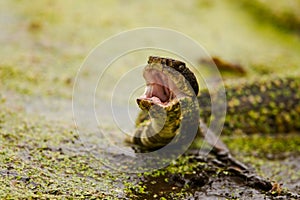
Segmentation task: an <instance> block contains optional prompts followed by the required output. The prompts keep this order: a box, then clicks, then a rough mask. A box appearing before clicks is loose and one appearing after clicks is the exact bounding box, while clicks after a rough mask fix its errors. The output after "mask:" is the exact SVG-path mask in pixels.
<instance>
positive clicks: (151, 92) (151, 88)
mask: <svg viewBox="0 0 300 200" xmlns="http://www.w3.org/2000/svg"><path fill="white" fill-rule="evenodd" d="M144 78H145V80H146V89H145V92H144V94H143V95H142V96H141V97H139V98H138V99H137V103H138V105H139V107H140V108H141V109H143V110H149V109H150V107H151V106H152V105H154V104H156V105H158V106H161V107H166V106H168V104H169V103H170V102H171V101H172V100H174V99H175V98H176V94H175V93H174V91H176V90H177V88H176V86H175V84H170V83H171V81H170V80H169V78H168V77H167V76H166V75H165V74H164V73H163V72H162V71H158V70H155V69H149V70H146V72H145V73H144Z"/></svg>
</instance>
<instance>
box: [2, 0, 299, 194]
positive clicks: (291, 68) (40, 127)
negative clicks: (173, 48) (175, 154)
mask: <svg viewBox="0 0 300 200" xmlns="http://www.w3.org/2000/svg"><path fill="white" fill-rule="evenodd" d="M251 2H252V3H250V2H248V1H235V0H226V1H217V0H213V1H212V0H210V1H208V0H198V1H196V0H195V1H188V2H183V1H164V2H162V1H140V2H134V1H89V2H85V1H71V0H67V1H58V0H57V1H52V0H51V1H50V0H42V1H36V2H34V3H32V2H26V1H20V0H12V1H8V0H7V1H6V0H4V1H1V2H0V30H1V31H0V43H1V47H2V48H1V49H0V55H1V60H0V91H1V92H0V198H1V199H14V198H49V199H61V198H85V199H90V198H94V199H97V198H98V199H169V198H175V199H176V198H177V199H184V198H185V199H192V198H212V199H216V198H219V199H226V198H227V199H249V198H252V199H261V198H266V199H272V198H276V196H277V197H280V195H281V194H284V191H287V190H288V191H291V192H292V193H293V194H298V195H299V193H300V173H299V172H300V165H299V163H300V157H299V153H300V136H299V133H282V134H276V135H270V134H267V135H264V134H254V135H250V136H249V135H248V136H247V135H244V134H243V133H236V134H234V135H226V136H223V137H222V139H223V140H224V142H225V143H226V144H227V145H228V147H229V149H230V150H231V151H232V153H233V155H234V156H235V157H236V158H238V159H239V160H240V161H242V162H244V163H246V165H247V166H251V167H252V168H253V169H254V170H255V171H256V172H257V173H258V174H259V175H260V176H262V177H264V178H265V179H268V180H270V181H271V182H273V183H276V184H278V185H280V186H278V188H279V189H278V188H277V190H276V189H274V190H273V191H272V192H265V191H262V190H260V189H259V188H255V187H251V186H249V185H247V184H246V185H245V184H244V181H243V180H242V179H241V177H236V176H234V175H233V173H232V172H231V171H230V170H228V169H224V168H223V167H222V166H220V165H216V162H217V161H215V160H214V158H213V157H207V158H205V157H201V156H198V157H194V156H193V155H189V154H186V155H185V156H181V157H180V158H178V159H176V160H174V162H172V163H171V164H170V166H168V167H166V168H163V169H160V170H155V171H152V172H146V173H140V174H136V173H128V172H122V171H118V170H114V169H111V168H110V166H107V165H105V164H103V162H101V160H99V158H97V157H96V156H95V154H93V153H91V152H92V151H96V150H95V147H97V148H98V151H100V152H101V153H104V154H106V153H107V151H106V149H105V146H101V144H100V145H98V146H97V145H95V144H94V143H93V142H91V141H89V140H88V141H83V138H81V137H80V136H81V135H79V134H78V132H77V130H76V124H75V123H74V121H73V119H72V118H73V114H72V92H73V84H74V82H75V77H76V73H77V71H78V70H79V68H80V66H81V64H82V62H83V61H84V59H85V57H86V56H87V55H88V54H89V52H90V51H91V50H92V49H93V48H94V47H95V46H96V45H98V44H99V43H100V42H102V41H104V40H105V39H107V38H108V37H110V36H111V35H113V34H117V33H119V32H121V31H126V30H128V29H133V28H137V27H145V26H155V27H164V28H170V29H174V30H176V31H180V32H182V33H184V34H186V35H188V36H189V37H191V38H193V39H194V40H195V41H197V42H198V43H200V44H201V45H203V47H204V48H205V49H206V50H207V51H208V53H209V54H210V55H212V56H215V57H218V58H220V59H221V60H224V62H229V63H234V64H238V65H240V66H242V68H243V69H244V70H245V72H246V73H244V74H242V75H241V74H239V73H237V74H236V73H235V72H232V71H224V72H223V71H222V72H221V73H222V75H223V79H224V80H225V81H229V82H230V81H234V82H239V81H240V79H243V81H245V80H246V81H247V79H252V78H257V77H260V76H264V77H265V78H268V77H271V76H277V75H278V76H289V75H292V76H297V75H299V74H300V56H299V55H300V35H299V12H297V11H298V10H299V9H300V7H299V1H298V0H289V1H281V3H279V2H276V3H275V4H274V2H271V1H260V0H255V1H251ZM250 4H251V5H250ZM270 4H272V5H274V6H269V5H270ZM262 12H263V14H261V13H262ZM136 59H137V60H144V62H146V60H147V57H145V58H140V57H137V58H136ZM125 64H126V65H127V66H131V65H132V66H136V60H135V59H129V60H127V61H126V62H125ZM122 70H124V68H120V71H115V72H114V73H116V74H122V73H124V71H122ZM92 74H93V71H87V72H86V74H84V77H85V79H86V80H89V78H90V77H91V76H92ZM141 76H142V75H141ZM132 81H133V80H132ZM128 84H131V82H128ZM124 93H126V92H124ZM124 96H125V97H124V99H125V100H126V98H127V97H126V95H124ZM81 98H82V100H83V101H84V100H85V96H84V95H83V96H82V97H81ZM107 101H108V103H109V99H108V100H107ZM104 103H105V102H104ZM106 103H107V102H106ZM83 109H84V108H83ZM136 112H137V111H136ZM112 127H113V126H112V125H110V124H108V125H107V126H106V130H107V131H108V132H109V133H110V134H111V135H112V136H113V137H115V138H120V141H118V142H119V143H120V144H122V143H123V140H122V138H121V137H120V136H119V134H120V132H119V130H114V129H113V128H112ZM86 134H87V136H89V134H90V135H93V133H89V132H88V133H86ZM109 153H111V152H109ZM109 153H107V154H109ZM112 156H113V157H116V158H118V159H120V160H121V159H123V157H125V158H126V156H129V155H123V154H122V153H118V152H117V153H116V152H115V153H112ZM276 184H274V185H276Z"/></svg>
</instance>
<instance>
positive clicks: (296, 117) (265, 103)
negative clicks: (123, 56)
mask: <svg viewBox="0 0 300 200" xmlns="http://www.w3.org/2000/svg"><path fill="white" fill-rule="evenodd" d="M143 76H144V78H145V80H146V85H147V86H146V90H145V94H144V95H142V96H141V97H139V98H138V99H137V104H138V106H139V107H140V108H141V110H142V111H141V112H140V114H139V116H138V117H137V120H136V131H135V133H134V136H133V137H132V138H130V139H129V142H131V143H133V144H136V145H138V146H139V147H141V148H144V149H156V148H160V147H163V146H165V145H166V144H168V143H169V142H170V141H172V140H173V139H174V137H176V136H178V135H180V134H190V133H189V132H190V131H189V127H192V128H193V127H195V126H197V127H198V126H199V122H200V121H203V122H204V123H205V124H209V123H210V120H211V119H214V120H218V117H219V116H213V115H212V112H211V102H212V101H213V102H214V103H215V104H216V105H217V106H218V105H221V104H223V103H224V102H219V101H218V98H217V97H218V95H217V94H218V92H219V89H218V87H216V89H215V90H214V91H213V92H209V91H208V90H207V89H204V90H201V91H200V92H199V94H198V90H199V86H198V83H197V79H196V77H195V75H194V74H193V73H192V71H190V70H189V69H188V67H186V65H185V63H184V62H182V61H178V60H174V59H171V58H162V57H155V56H150V57H149V60H148V64H147V66H146V67H145V69H144V72H143ZM225 90H226V98H227V102H226V106H227V114H226V117H225V123H224V127H223V130H222V134H235V133H239V132H242V133H246V134H251V133H286V132H293V131H299V130H300V78H299V77H297V76H290V77H271V78H270V77H269V78H267V79H260V80H255V81H248V82H243V83H232V84H227V85H226V84H225ZM195 102H196V103H195ZM184 121H185V124H187V126H186V127H187V128H186V129H185V130H183V129H182V130H180V126H181V124H182V123H183V122H184ZM221 122H224V120H220V123H221ZM199 130H200V132H201V129H199ZM199 130H198V131H199Z"/></svg>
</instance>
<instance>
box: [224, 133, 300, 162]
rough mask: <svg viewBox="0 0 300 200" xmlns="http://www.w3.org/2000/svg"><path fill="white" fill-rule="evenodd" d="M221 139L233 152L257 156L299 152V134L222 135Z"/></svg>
mask: <svg viewBox="0 0 300 200" xmlns="http://www.w3.org/2000/svg"><path fill="white" fill-rule="evenodd" d="M223 139H224V141H225V143H226V144H227V145H228V147H229V149H231V150H232V151H233V152H236V153H237V152H239V153H242V154H248V155H249V154H250V155H258V156H259V157H265V156H266V155H269V156H271V155H274V156H279V157H281V156H282V154H286V153H290V154H291V155H293V154H294V155H295V154H298V153H299V152H300V137H299V134H291V133H290V134H284V135H263V134H255V135H239V136H238V137H237V136H232V137H230V136H224V137H223ZM237 154H238V153H237ZM284 156H286V155H284Z"/></svg>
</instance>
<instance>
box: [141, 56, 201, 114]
mask: <svg viewBox="0 0 300 200" xmlns="http://www.w3.org/2000/svg"><path fill="white" fill-rule="evenodd" d="M143 76H144V79H145V81H146V89H145V92H144V94H143V95H142V96H141V97H139V98H138V99H137V104H138V105H139V107H140V108H141V109H142V110H147V111H149V109H150V108H151V107H152V106H153V105H158V106H161V107H164V108H166V107H169V106H170V104H174V102H176V101H177V100H178V99H179V98H182V97H185V96H197V94H198V91H199V86H198V83H197V79H196V77H195V75H194V74H193V72H192V71H190V70H189V69H188V68H187V67H186V65H185V63H184V62H181V61H178V60H174V59H170V58H162V57H154V56H150V57H149V60H148V65H147V66H146V67H145V69H144V72H143Z"/></svg>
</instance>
